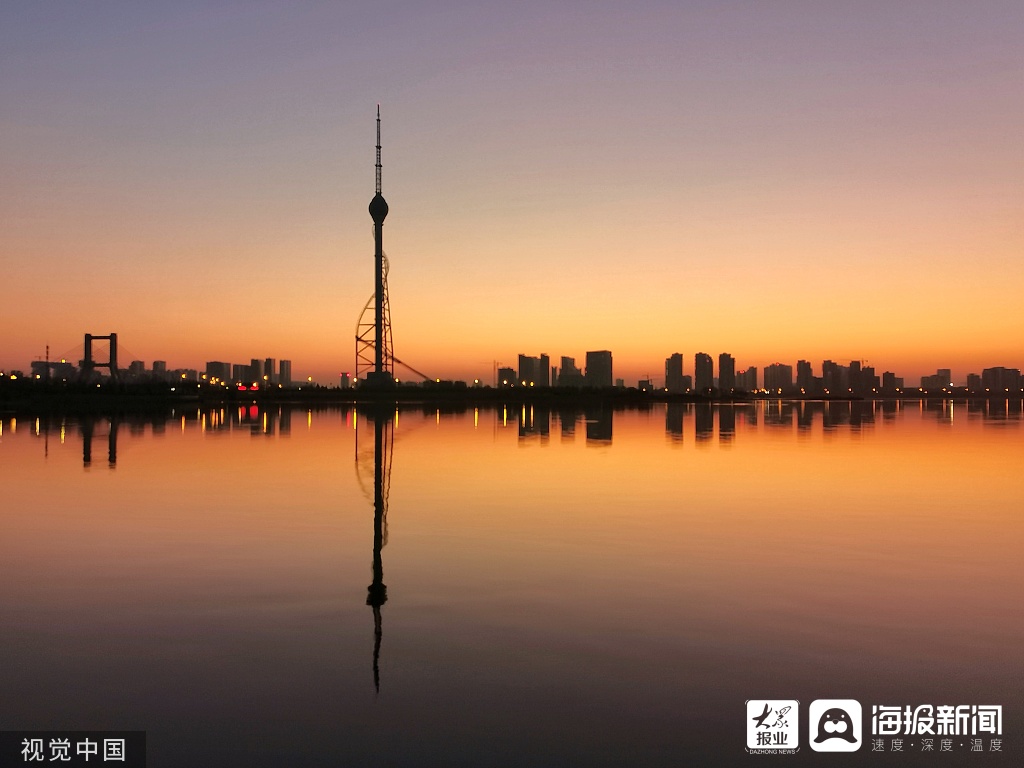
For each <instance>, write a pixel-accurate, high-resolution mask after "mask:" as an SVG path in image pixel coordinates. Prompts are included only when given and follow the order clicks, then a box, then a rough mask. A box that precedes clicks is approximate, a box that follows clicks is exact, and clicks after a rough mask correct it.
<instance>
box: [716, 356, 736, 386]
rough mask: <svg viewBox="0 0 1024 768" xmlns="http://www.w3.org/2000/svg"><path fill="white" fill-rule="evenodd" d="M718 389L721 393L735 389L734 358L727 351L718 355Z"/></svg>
mask: <svg viewBox="0 0 1024 768" xmlns="http://www.w3.org/2000/svg"><path fill="white" fill-rule="evenodd" d="M718 389H719V390H721V392H722V394H723V395H728V394H730V393H731V392H732V391H733V390H734V389H736V360H735V358H733V356H732V355H730V354H729V353H728V352H723V353H722V354H720V355H719V356H718Z"/></svg>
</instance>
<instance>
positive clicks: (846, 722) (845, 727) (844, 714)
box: [807, 699, 864, 752]
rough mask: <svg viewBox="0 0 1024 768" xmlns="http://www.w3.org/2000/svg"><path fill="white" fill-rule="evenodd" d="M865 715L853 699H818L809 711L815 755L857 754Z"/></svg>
mask: <svg viewBox="0 0 1024 768" xmlns="http://www.w3.org/2000/svg"><path fill="white" fill-rule="evenodd" d="M863 720H864V713H863V711H862V710H861V706H860V702H859V701H856V700H854V699H815V700H814V701H812V702H811V706H810V707H808V708H807V741H808V743H809V744H810V745H811V749H813V750H814V751H815V752H856V751H857V750H858V749H860V745H861V744H862V743H863V741H864V722H863Z"/></svg>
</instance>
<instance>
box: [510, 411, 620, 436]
mask: <svg viewBox="0 0 1024 768" xmlns="http://www.w3.org/2000/svg"><path fill="white" fill-rule="evenodd" d="M613 414H614V411H613V409H612V408H611V406H608V405H603V404H596V405H586V406H583V407H576V406H562V407H558V408H554V409H553V408H552V407H551V406H549V405H539V404H535V405H522V406H519V407H518V408H517V409H514V410H510V409H509V408H508V407H504V406H503V407H502V408H501V409H499V411H498V412H497V414H496V415H497V420H498V424H499V426H502V427H508V426H509V419H510V417H511V418H513V419H514V423H515V426H516V428H517V430H518V434H519V439H520V440H521V441H530V440H538V441H539V442H540V443H541V444H544V443H547V441H548V439H549V437H550V434H551V420H552V415H554V417H555V418H557V419H558V424H559V433H560V436H561V439H562V442H569V441H572V440H574V439H575V437H576V426H577V424H579V423H580V422H583V425H584V427H585V433H586V439H587V445H595V446H596V445H607V444H610V443H611V441H612V424H613Z"/></svg>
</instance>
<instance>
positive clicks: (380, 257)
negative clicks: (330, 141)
mask: <svg viewBox="0 0 1024 768" xmlns="http://www.w3.org/2000/svg"><path fill="white" fill-rule="evenodd" d="M376 171H377V174H376V175H377V184H376V194H375V195H374V196H373V199H372V200H371V201H370V218H372V219H373V244H374V254H373V258H374V292H373V299H372V300H373V303H374V312H373V325H372V326H371V325H370V324H369V323H367V322H366V321H365V320H364V319H363V317H364V316H365V314H366V310H367V309H369V305H367V307H366V308H364V309H363V315H361V316H360V320H359V324H358V325H357V327H356V377H357V378H360V372H361V370H366V373H365V384H367V385H369V386H371V387H374V388H376V389H384V388H390V387H394V386H395V373H394V362H393V361H394V355H392V352H391V349H392V347H391V312H390V308H389V306H388V261H387V257H386V256H384V236H383V235H384V219H385V218H386V217H387V215H388V204H387V201H386V200H384V196H383V195H381V193H380V171H381V164H380V104H378V105H377V166H376ZM371 338H372V341H371ZM371 346H372V347H373V361H372V365H373V367H372V369H370V362H371V361H370V359H369V356H368V354H367V353H368V352H369V347H371Z"/></svg>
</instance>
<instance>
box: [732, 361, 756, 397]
mask: <svg viewBox="0 0 1024 768" xmlns="http://www.w3.org/2000/svg"><path fill="white" fill-rule="evenodd" d="M736 388H737V389H742V390H743V391H744V392H753V391H754V390H756V389H757V367H756V366H753V365H752V366H750V367H749V368H747V369H746V370H745V371H743V372H742V373H740V374H739V375H737V377H736Z"/></svg>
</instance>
